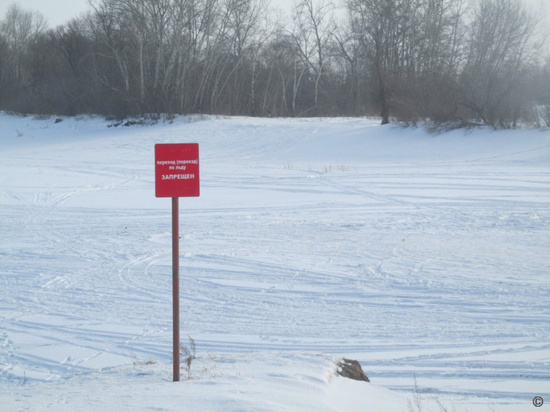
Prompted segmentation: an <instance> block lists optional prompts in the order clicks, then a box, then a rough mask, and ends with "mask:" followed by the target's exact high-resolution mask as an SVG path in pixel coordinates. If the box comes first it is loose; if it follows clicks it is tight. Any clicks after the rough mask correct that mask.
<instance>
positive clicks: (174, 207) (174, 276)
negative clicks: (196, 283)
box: [172, 197, 180, 382]
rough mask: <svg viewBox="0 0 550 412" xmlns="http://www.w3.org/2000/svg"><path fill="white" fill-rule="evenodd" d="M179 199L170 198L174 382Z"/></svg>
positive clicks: (177, 377) (177, 346)
mask: <svg viewBox="0 0 550 412" xmlns="http://www.w3.org/2000/svg"><path fill="white" fill-rule="evenodd" d="M178 201H179V198H177V197H173V198H172V319H173V354H174V382H178V381H179V380H180V256H179V250H180V245H179V243H180V242H179V239H180V237H179V202H178Z"/></svg>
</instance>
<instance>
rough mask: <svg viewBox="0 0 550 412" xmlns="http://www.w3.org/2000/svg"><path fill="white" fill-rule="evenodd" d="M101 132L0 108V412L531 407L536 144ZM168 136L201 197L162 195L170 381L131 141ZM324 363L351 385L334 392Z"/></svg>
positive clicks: (546, 212)
mask: <svg viewBox="0 0 550 412" xmlns="http://www.w3.org/2000/svg"><path fill="white" fill-rule="evenodd" d="M111 123H112V122H111ZM109 125H111V124H110V122H107V121H105V120H103V119H101V118H94V117H81V118H64V119H63V121H62V122H60V123H54V119H53V118H52V119H35V118H32V117H16V116H11V115H7V114H0V233H1V234H2V241H1V242H0V405H2V409H3V410H8V411H15V410H52V411H54V410H55V411H64V410H67V411H73V410H75V409H77V410H82V411H93V410H99V409H101V410H121V411H125V410H224V411H242V410H247V411H248V410H250V411H279V410H304V411H306V410H307V411H310V410H311V411H336V410H337V411H357V410H369V411H410V410H414V411H416V410H419V409H421V410H424V411H426V410H433V411H440V410H446V409H447V410H457V411H466V410H468V411H490V410H496V411H530V410H534V406H533V404H532V399H533V397H534V396H537V395H538V396H542V397H543V398H544V399H545V400H547V403H546V404H544V405H543V406H542V408H539V409H538V410H546V409H547V408H548V406H547V405H548V404H550V378H549V376H548V369H549V365H550V343H549V342H550V324H549V323H548V319H549V316H550V299H549V296H550V282H549V280H548V267H549V263H550V257H549V256H548V250H549V246H550V168H549V166H550V132H549V131H548V130H525V129H524V130H513V131H499V132H496V131H492V130H488V129H478V130H473V131H461V130H457V131H453V132H449V133H445V134H441V135H432V134H429V133H427V132H426V131H425V130H424V129H423V128H408V129H402V128H400V127H399V126H388V125H386V126H378V122H377V121H376V120H370V119H252V118H241V117H229V118H227V117H212V116H195V117H178V118H176V119H175V120H174V121H173V122H160V123H159V124H157V125H153V126H132V127H123V126H119V127H107V126H109ZM184 142H185V143H187V142H198V143H199V147H200V162H201V163H200V168H201V196H200V197H199V198H182V199H180V235H181V241H180V248H181V304H182V308H181V320H182V326H181V336H182V344H186V345H189V337H190V338H192V339H193V340H194V341H195V342H196V359H195V360H193V362H192V365H191V370H190V371H189V374H188V371H186V370H185V368H184V366H185V362H182V368H183V369H182V380H181V381H180V382H175V383H174V382H172V354H171V350H172V323H171V322H172V320H171V310H172V308H171V232H170V230H171V220H170V219H171V209H170V199H166V198H155V196H154V145H155V144H156V143H184ZM340 357H346V358H351V359H357V360H359V361H360V362H361V364H362V366H363V369H364V370H365V373H366V374H367V376H368V377H369V378H370V380H371V383H366V382H355V381H351V380H349V379H345V378H341V377H337V376H336V375H335V373H334V362H335V360H336V359H338V358H340ZM188 378H189V379H188ZM4 408H5V409H4Z"/></svg>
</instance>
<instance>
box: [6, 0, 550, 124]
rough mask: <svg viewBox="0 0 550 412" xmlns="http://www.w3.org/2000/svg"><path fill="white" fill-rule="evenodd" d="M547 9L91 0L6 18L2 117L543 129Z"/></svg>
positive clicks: (491, 1)
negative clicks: (60, 15)
mask: <svg viewBox="0 0 550 412" xmlns="http://www.w3.org/2000/svg"><path fill="white" fill-rule="evenodd" d="M542 22H543V20H542V17H541V15H540V13H537V11H536V10H533V9H530V8H527V7H526V6H525V5H524V4H523V3H520V2H519V1H517V0H344V1H342V2H341V3H338V4H335V3H331V2H330V1H328V0H319V1H317V0H299V1H297V2H296V3H295V5H294V6H293V8H292V9H291V10H285V11H283V10H278V9H277V8H276V7H274V6H273V5H272V4H269V2H267V1H264V0H90V1H89V11H88V13H87V14H85V15H82V16H81V17H79V18H77V19H73V20H71V21H70V22H68V23H66V24H64V25H61V26H58V27H56V28H48V25H47V22H46V20H45V18H44V17H43V16H42V15H40V14H38V13H37V12H32V11H28V10H24V9H23V8H21V7H20V6H18V5H17V4H16V3H13V4H12V5H11V6H10V8H9V9H8V11H7V13H6V14H5V15H4V16H0V110H3V111H6V112H13V113H23V114H36V115H66V116H74V115H80V114H98V115H103V116H106V117H109V118H113V119H114V118H125V117H128V116H149V117H158V116H160V115H161V114H162V115H173V114H190V113H208V114H223V115H246V116H265V117H310V116H379V117H380V118H381V121H382V123H388V122H391V121H398V122H403V123H404V124H416V123H418V122H427V123H430V124H433V125H435V126H436V127H444V128H452V127H464V126H470V125H479V124H483V125H489V126H492V127H494V128H515V127H519V126H523V125H529V126H535V127H547V126H548V125H550V58H549V57H548V54H547V49H546V51H545V49H544V48H545V47H547V45H546V44H545V39H544V36H543V35H542V34H541V33H542V30H540V26H541V25H542V24H543V23H542Z"/></svg>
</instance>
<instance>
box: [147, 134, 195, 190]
mask: <svg viewBox="0 0 550 412" xmlns="http://www.w3.org/2000/svg"><path fill="white" fill-rule="evenodd" d="M199 194H200V185H199V145H198V143H176V144H171V143H169V144H156V145H155V195H156V197H197V196H199Z"/></svg>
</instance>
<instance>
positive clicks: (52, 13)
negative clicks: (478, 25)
mask: <svg viewBox="0 0 550 412" xmlns="http://www.w3.org/2000/svg"><path fill="white" fill-rule="evenodd" d="M521 1H522V2H524V3H525V4H529V5H532V6H536V7H540V8H541V9H543V10H544V12H545V15H546V19H545V26H546V27H547V29H548V31H550V0H521ZM14 2H17V3H19V5H20V6H21V7H22V8H23V9H25V10H36V11H39V12H40V13H42V14H43V15H44V16H45V17H46V19H47V20H48V24H49V26H50V27H56V26H58V25H60V24H64V23H67V22H68V21H69V20H71V19H73V18H75V17H78V16H79V15H80V14H81V13H83V12H85V11H87V10H89V9H90V6H89V5H88V0H0V19H1V18H3V17H4V15H5V14H6V10H7V9H8V7H9V6H10V5H11V4H12V3H14ZM294 2H295V0H271V4H272V5H275V6H280V7H281V8H283V9H287V8H291V7H292V5H293V4H294ZM339 2H340V1H339V0H333V3H339Z"/></svg>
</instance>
